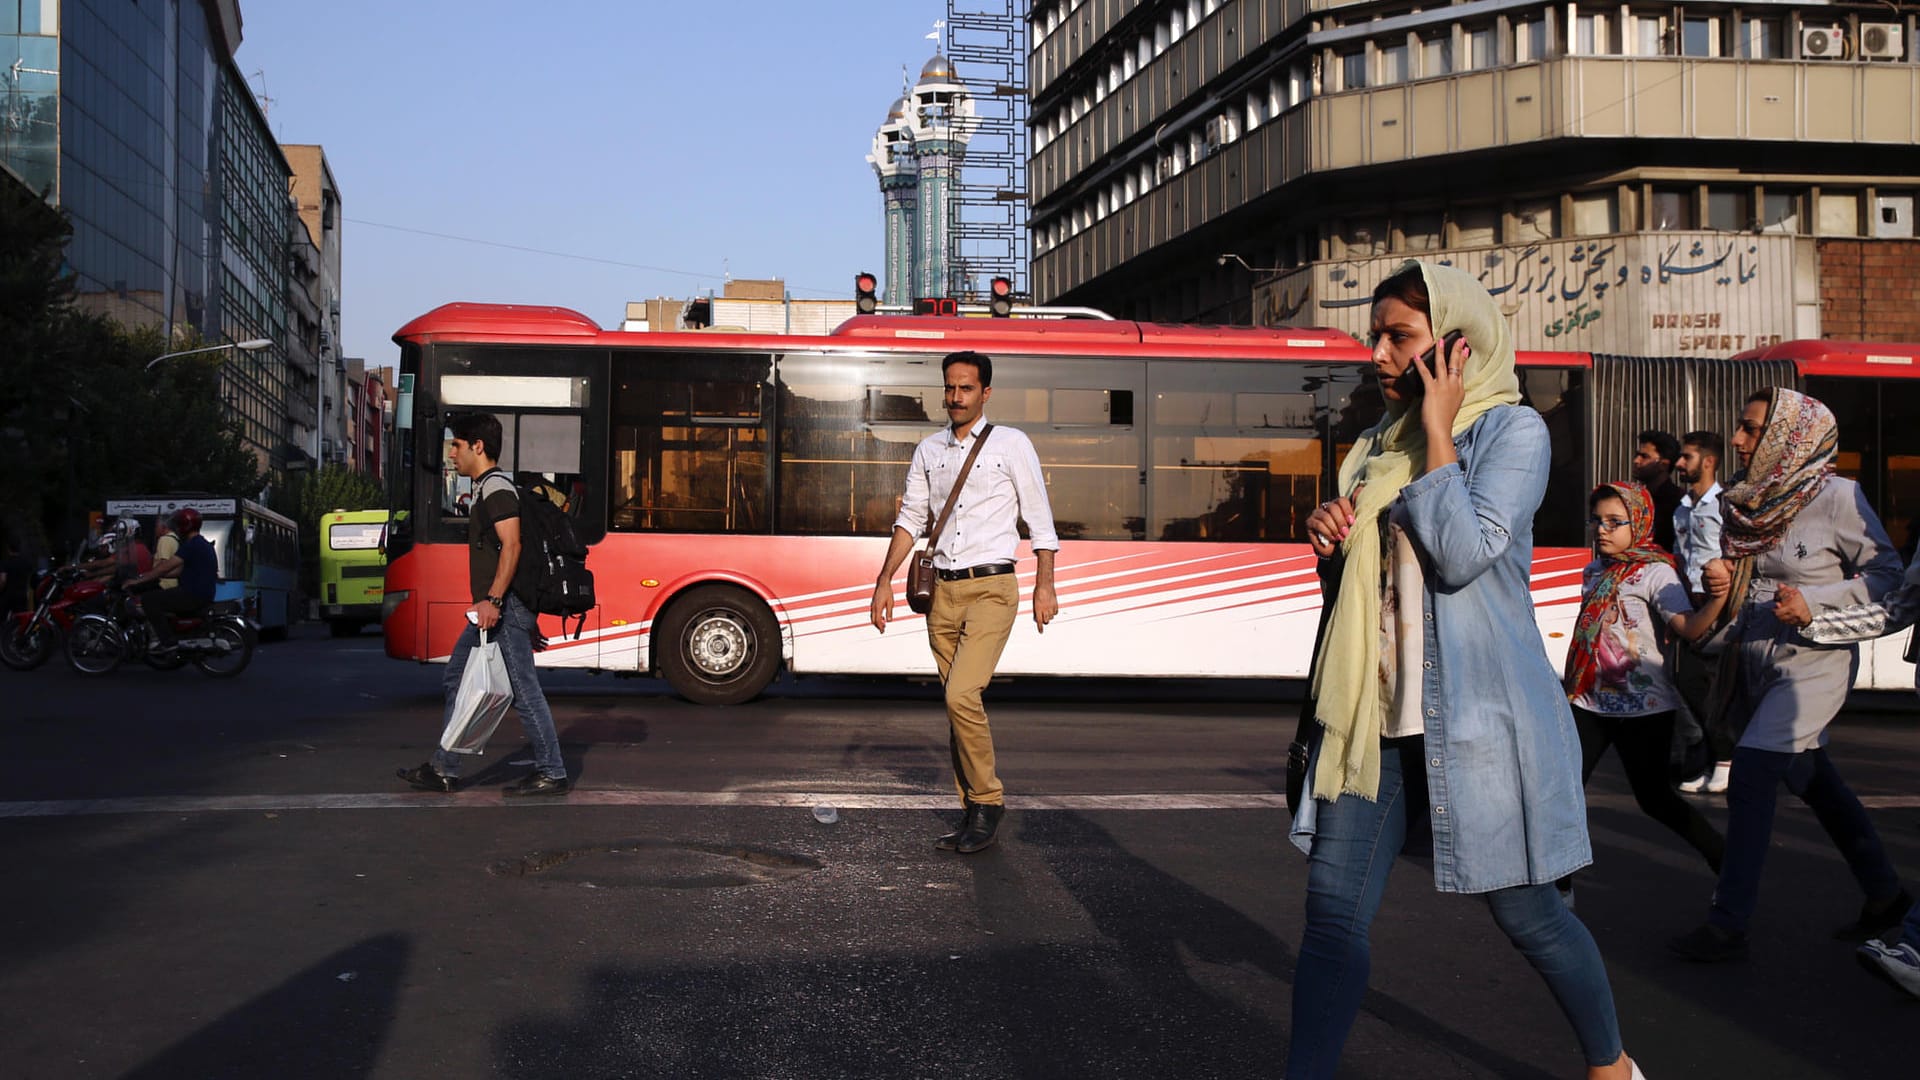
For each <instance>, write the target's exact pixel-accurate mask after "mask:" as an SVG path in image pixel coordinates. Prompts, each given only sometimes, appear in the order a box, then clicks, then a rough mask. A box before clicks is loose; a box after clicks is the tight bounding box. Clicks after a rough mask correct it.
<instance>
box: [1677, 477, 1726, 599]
mask: <svg viewBox="0 0 1920 1080" xmlns="http://www.w3.org/2000/svg"><path fill="white" fill-rule="evenodd" d="M1673 546H1674V548H1675V549H1676V550H1675V551H1674V553H1673V557H1674V558H1675V559H1676V560H1678V561H1679V563H1680V572H1681V573H1682V574H1684V575H1686V579H1687V589H1688V590H1689V591H1690V592H1692V593H1693V594H1694V595H1695V596H1700V595H1702V594H1704V593H1705V592H1706V591H1707V589H1706V585H1705V584H1704V583H1703V582H1702V581H1701V574H1702V573H1703V572H1705V570H1706V569H1707V564H1708V563H1710V562H1712V561H1713V560H1715V559H1717V558H1719V557H1720V483H1719V481H1715V482H1714V485H1713V486H1712V487H1710V488H1708V489H1707V493H1706V494H1705V495H1702V496H1700V497H1699V498H1698V499H1696V498H1694V497H1693V489H1691V488H1689V489H1687V493H1686V494H1684V495H1682V496H1680V505H1679V506H1677V507H1675V508H1674V510H1673Z"/></svg>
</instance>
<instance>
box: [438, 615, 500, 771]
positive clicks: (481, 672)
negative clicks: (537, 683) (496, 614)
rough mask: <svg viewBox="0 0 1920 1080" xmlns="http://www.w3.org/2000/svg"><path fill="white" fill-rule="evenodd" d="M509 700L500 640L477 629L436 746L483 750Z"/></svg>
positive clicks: (467, 751)
mask: <svg viewBox="0 0 1920 1080" xmlns="http://www.w3.org/2000/svg"><path fill="white" fill-rule="evenodd" d="M511 704H513V684H512V683H510V682H508V681H507V660H506V657H504V656H502V655H500V643H499V642H497V641H493V640H490V639H489V638H488V636H487V632H486V631H485V630H482V631H480V644H478V645H475V646H474V647H473V650H472V651H471V652H469V653H468V654H467V669H466V670H465V671H463V672H461V673H460V692H459V693H458V694H456V695H454V699H453V718H452V719H450V720H448V721H447V730H445V731H443V732H441V733H440V749H442V750H445V751H447V752H448V753H451V754H480V753H484V752H486V749H487V740H488V739H490V738H492V737H493V729H494V728H497V727H499V726H500V719H501V718H502V717H504V716H506V715H507V706H509V705H511Z"/></svg>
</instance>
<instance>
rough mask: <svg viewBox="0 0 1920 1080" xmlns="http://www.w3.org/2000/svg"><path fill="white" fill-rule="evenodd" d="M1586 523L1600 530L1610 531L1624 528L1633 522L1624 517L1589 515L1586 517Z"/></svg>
mask: <svg viewBox="0 0 1920 1080" xmlns="http://www.w3.org/2000/svg"><path fill="white" fill-rule="evenodd" d="M1587 524H1589V525H1591V526H1593V527H1594V528H1596V529H1599V530H1600V531H1601V532H1612V531H1613V530H1615V529H1624V528H1626V527H1627V526H1629V525H1631V524H1633V522H1631V521H1628V520H1627V519H1626V518H1603V517H1590V518H1588V519H1587Z"/></svg>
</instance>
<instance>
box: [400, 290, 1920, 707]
mask: <svg viewBox="0 0 1920 1080" xmlns="http://www.w3.org/2000/svg"><path fill="white" fill-rule="evenodd" d="M395 340H396V341H397V342H398V343H399V344H400V346H401V350H402V359H401V365H402V366H401V371H402V376H401V379H402V384H401V390H402V394H401V400H400V402H399V417H398V426H399V427H400V428H401V431H400V436H399V451H400V452H399V453H398V454H397V455H395V461H394V470H395V471H394V475H393V497H394V500H395V501H394V504H393V505H394V508H395V511H396V512H395V515H394V523H393V525H392V526H391V528H390V530H389V537H388V554H389V563H388V568H387V582H386V619H385V630H386V643H387V653H388V655H390V656H393V657H395V658H400V659H411V660H418V661H423V662H439V661H444V660H445V659H446V658H447V656H448V654H449V653H450V652H451V651H452V648H453V643H454V640H455V638H456V637H457V636H458V634H459V632H460V630H461V627H462V626H463V625H464V624H465V620H464V616H463V614H462V612H463V611H464V609H465V608H466V607H467V605H468V602H469V601H468V598H467V571H466V526H467V521H466V512H467V503H468V501H469V500H470V498H471V494H472V493H471V485H470V483H469V482H468V481H466V480H465V479H463V478H461V477H459V476H457V475H456V474H455V473H454V472H453V470H452V467H451V464H450V463H448V462H446V461H445V460H444V455H443V452H442V450H443V445H444V441H445V438H446V434H445V430H444V423H445V418H446V416H447V415H448V414H449V413H452V412H457V411H463V410H483V411H487V412H491V413H494V414H495V415H497V416H499V417H500V419H501V422H502V425H503V428H504V432H505V439H504V442H505V446H504V447H503V453H502V455H501V464H502V466H503V467H504V468H506V469H507V470H508V471H510V472H512V473H514V474H515V475H516V477H517V478H518V479H519V480H520V481H521V482H522V483H523V484H527V485H530V486H537V487H539V488H540V489H542V490H544V491H546V492H548V493H549V494H550V496H551V497H553V498H555V500H556V501H557V502H560V503H561V504H562V505H563V506H564V507H565V509H566V510H567V512H568V513H570V514H572V515H574V517H575V520H576V527H577V528H578V530H579V531H580V533H581V535H582V537H583V538H584V539H586V541H587V542H588V543H589V544H590V546H591V549H592V554H591V556H590V558H589V560H588V565H589V566H590V567H591V568H592V569H593V571H594V574H595V578H596V585H597V589H598V592H599V597H600V606H599V607H598V608H597V609H596V610H595V611H594V612H593V613H591V614H590V615H589V616H588V618H587V622H586V626H585V629H584V631H583V632H582V633H580V634H579V636H578V637H573V636H569V635H563V634H562V633H561V631H560V627H559V620H557V619H548V620H545V621H544V623H543V625H544V626H545V627H546V628H547V632H548V635H549V637H550V638H551V639H552V644H551V646H550V647H549V648H548V649H547V650H546V651H545V652H543V653H541V654H539V662H540V663H541V664H543V665H546V666H554V667H576V668H586V669H593V670H602V671H613V672H619V673H628V674H659V675H662V676H664V677H665V678H667V680H668V681H669V682H671V683H672V685H673V686H674V688H675V689H676V690H678V691H679V692H680V693H682V694H684V695H685V696H686V697H688V698H689V699H691V700H694V701H697V702H702V703H716V704H718V703H730V702H738V701H744V700H746V699H748V698H750V697H752V696H754V695H755V694H757V693H758V692H759V691H760V690H761V689H763V688H764V687H765V686H766V685H767V683H768V682H769V681H770V680H771V679H772V678H773V677H774V676H775V675H776V674H777V673H778V671H779V670H780V668H781V667H782V666H783V665H784V666H785V667H786V668H787V670H789V671H791V672H794V673H796V674H820V673H848V674H856V673H866V674H908V675H914V674H924V675H931V674H933V673H934V667H933V661H932V657H931V655H930V654H929V653H928V651H927V648H926V645H925V642H924V640H923V638H922V635H921V634H920V633H919V632H918V630H919V624H920V619H919V617H918V616H915V615H912V614H911V613H910V612H908V611H907V610H906V608H905V605H904V603H903V604H901V605H900V606H899V607H898V608H897V612H896V613H897V615H898V616H899V617H898V618H897V620H896V623H895V625H894V626H893V627H892V628H891V629H890V630H889V632H888V633H886V634H885V635H881V634H878V633H876V632H875V631H874V630H873V628H872V626H871V625H870V624H869V623H868V621H867V607H868V602H869V600H870V598H871V595H872V590H873V584H872V582H873V576H874V573H875V571H876V570H877V569H878V567H879V565H880V562H881V559H882V557H883V555H884V553H885V551H886V546H887V537H888V536H889V534H890V531H891V529H892V525H893V520H894V516H895V514H896V512H897V508H898V499H899V496H900V494H901V489H902V487H903V486H904V480H905V472H906V464H907V462H908V461H909V459H910V458H911V456H912V453H913V448H914V446H915V445H916V444H917V443H918V442H919V441H920V439H922V438H923V437H925V436H926V435H927V434H929V433H930V432H931V431H933V430H935V429H936V428H937V427H938V425H940V424H941V423H942V422H944V416H945V414H944V411H943V410H942V409H941V385H942V380H941V373H940V359H941V357H943V356H944V355H946V354H947V353H949V352H953V351H956V350H959V349H975V350H978V351H981V352H985V353H987V354H988V355H990V356H992V357H993V358H994V363H995V367H994V392H993V399H992V402H991V404H990V405H989V407H988V410H987V412H988V416H989V417H990V418H991V419H993V420H994V421H996V422H999V423H1005V424H1011V425H1013V426H1016V427H1018V428H1020V429H1021V430H1022V431H1024V432H1025V433H1027V434H1028V435H1029V436H1030V437H1031V438H1032V439H1033V442H1034V445H1035V447H1036V449H1037V450H1038V451H1039V455H1040V459H1041V461H1042V463H1043V465H1044V467H1045V472H1046V479H1047V485H1048V493H1049V497H1050V500H1051V502H1052V505H1053V511H1054V518H1055V527H1056V529H1057V531H1058V532H1059V535H1060V537H1061V541H1062V550H1061V554H1060V564H1059V570H1058V573H1057V582H1056V584H1057V588H1058V592H1059V595H1060V602H1061V615H1060V618H1059V620H1058V621H1057V622H1055V623H1054V624H1053V626H1052V627H1050V628H1049V630H1048V632H1047V633H1046V634H1045V635H1044V636H1042V635H1040V634H1038V633H1036V632H1035V631H1034V629H1033V626H1032V623H1031V621H1030V620H1022V621H1020V622H1017V623H1016V625H1015V630H1014V633H1015V636H1016V637H1018V638H1019V639H1020V640H1019V642H1018V644H1017V645H1016V646H1015V647H1013V648H1010V649H1009V650H1008V651H1007V654H1006V656H1005V658H1003V660H1002V662H1001V664H1000V668H999V673H1000V674H1001V675H1048V676H1057V675H1067V676H1139V677H1153V676H1188V677H1192V676H1219V677H1230V678H1245V677H1262V678H1272V677H1300V676H1303V675H1304V674H1305V668H1306V663H1307V658H1308V655H1309V653H1310V651H1311V650H1310V647H1311V640H1310V639H1311V635H1312V633H1313V630H1314V627H1315V624H1316V620H1317V616H1318V611H1319V604H1320V595H1319V587H1318V583H1317V579H1316V577H1315V573H1314V566H1315V560H1314V557H1313V554H1312V551H1311V549H1310V548H1308V546H1307V544H1306V542H1305V536H1304V527H1305V521H1306V517H1307V515H1308V514H1309V513H1310V512H1311V511H1312V509H1313V507H1315V506H1316V505H1317V504H1318V503H1320V502H1321V501H1322V500H1323V499H1324V498H1325V497H1326V492H1327V491H1328V489H1329V487H1330V485H1331V483H1332V477H1333V474H1334V471H1335V469H1336V468H1337V466H1338V464H1339V460H1340V458H1341V456H1342V455H1343V454H1344V453H1345V451H1346V450H1347V448H1348V447H1349V446H1350V445H1351V443H1352V440H1353V438H1354V436H1355V435H1356V434H1357V433H1358V432H1360V431H1361V430H1363V429H1364V428H1366V427H1367V426H1368V425H1370V424H1372V423H1373V422H1374V420H1375V419H1376V418H1377V417H1378V416H1379V415H1380V413H1381V410H1382V407H1383V404H1382V400H1381V397H1380V394H1379V391H1378V389H1377V388H1376V387H1375V386H1374V385H1373V383H1372V381H1371V380H1370V378H1368V375H1367V373H1368V371H1369V368H1368V366H1367V358H1368V351H1367V349H1366V348H1365V347H1363V346H1362V345H1360V343H1358V342H1356V341H1355V340H1353V339H1352V338H1351V337H1348V336H1347V335H1345V334H1342V333H1339V332H1337V331H1330V330H1318V329H1248V328H1216V327H1194V326H1167V325H1156V324H1147V323H1134V322H1124V321H1117V320H1098V319H1074V320H999V319H972V318H942V317H909V316H859V317H856V318H853V319H851V320H849V321H848V322H846V323H845V324H843V325H842V326H841V327H840V328H839V329H837V330H836V331H835V332H834V333H832V334H830V335H827V336H824V337H789V336H773V335H759V334H738V333H720V332H703V333H627V332H619V331H606V330H602V329H600V328H599V327H598V326H597V325H596V324H594V323H593V322H592V321H591V320H590V319H588V318H586V317H585V316H583V315H580V314H579V313H577V312H573V311H569V310H566V309H563V308H548V307H521V306H505V305H485V304H450V305H446V306H444V307H440V308H437V309H435V310H434V311H431V312H429V313H427V314H426V315H423V316H421V317H420V318H418V319H416V320H414V321H413V322H411V323H409V324H407V325H406V326H405V327H403V328H401V330H400V331H399V332H398V333H397V334H396V335H395ZM1782 348H1784V347H1782ZM1520 361H1521V382H1522V388H1523V393H1524V394H1525V396H1526V399H1527V402H1528V403H1529V404H1531V405H1532V406H1533V407H1535V408H1536V409H1538V410H1539V411H1540V412H1541V414H1542V416H1543V417H1545V419H1546V420H1547V423H1548V427H1549V429H1550V431H1551V433H1552V437H1553V445H1554V464H1553V469H1552V478H1551V481H1550V484H1549V490H1548V493H1547V497H1546V499H1545V501H1544V502H1543V504H1542V507H1541V510H1540V513H1539V515H1538V516H1537V517H1536V519H1535V537H1536V544H1537V548H1536V551H1535V554H1534V560H1535V581H1534V588H1535V595H1536V600H1537V602H1538V605H1539V607H1538V613H1539V621H1540V626H1541V633H1542V636H1543V641H1544V643H1545V645H1546V646H1547V649H1548V651H1549V653H1550V654H1551V656H1552V657H1553V659H1554V661H1555V662H1556V663H1557V662H1558V661H1559V659H1560V657H1561V655H1562V654H1563V653H1564V649H1565V635H1566V633H1567V632H1568V631H1569V630H1570V629H1571V626H1572V621H1573V616H1574V614H1575V609H1576V607H1577V602H1578V598H1579V578H1580V570H1581V568H1582V567H1583V566H1584V565H1585V564H1586V562H1587V560H1588V558H1589V557H1590V556H1589V553H1588V542H1589V541H1588V538H1587V537H1586V535H1585V526H1584V522H1585V518H1586V504H1585V499H1586V492H1587V490H1588V489H1589V488H1590V486H1591V484H1592V483H1593V482H1594V480H1595V478H1596V477H1597V476H1598V475H1600V474H1601V473H1605V474H1606V475H1608V476H1623V475H1626V473H1627V463H1628V460H1629V459H1630V458H1631V456H1632V453H1633V449H1634V446H1633V442H1632V439H1633V434H1634V433H1636V432H1637V431H1638V430H1640V429H1641V428H1648V427H1664V428H1666V429H1667V430H1672V431H1676V432H1680V431H1685V430H1690V429H1692V428H1695V427H1716V428H1718V429H1721V430H1727V429H1730V428H1731V426H1732V423H1733V417H1735V416H1736V415H1737V414H1738V411H1739V402H1740V401H1742V400H1744V398H1745V395H1746V393H1747V392H1749V391H1750V390H1752V389H1754V388H1756V387H1758V386H1761V385H1766V384H1767V383H1768V381H1785V382H1786V383H1788V384H1792V385H1798V384H1799V381H1800V378H1801V374H1800V371H1801V369H1802V368H1806V369H1808V370H1809V371H1812V370H1815V369H1818V370H1821V371H1826V370H1827V367H1823V365H1827V366H1828V367H1831V368H1832V374H1831V375H1830V376H1826V375H1823V377H1831V378H1835V379H1840V380H1843V382H1844V385H1845V386H1846V387H1848V388H1850V389H1853V390H1856V391H1857V390H1858V389H1859V387H1861V386H1864V385H1866V384H1868V383H1874V384H1875V386H1876V387H1877V386H1878V383H1877V382H1876V381H1875V379H1873V378H1870V377H1866V376H1862V375H1859V374H1856V373H1853V372H1851V371H1841V370H1840V368H1839V367H1838V366H1835V365H1837V363H1838V362H1836V361H1830V360H1827V359H1825V358H1822V357H1808V358H1797V357H1786V358H1773V357H1767V358H1755V359H1751V360H1743V361H1725V360H1722V361H1701V360H1687V361H1645V360H1637V359H1631V358H1612V357H1595V356H1591V355H1589V354H1586V353H1524V354H1522V355H1521V358H1520ZM1876 374H1885V375H1886V376H1887V377H1888V378H1892V377H1896V376H1895V375H1894V374H1893V373H1892V372H1891V369H1889V370H1888V372H1886V373H1880V372H1878V370H1877V369H1876ZM1898 377H1905V376H1898ZM1671 379H1678V380H1680V381H1681V382H1682V383H1686V384H1687V386H1688V389H1687V391H1686V393H1684V394H1673V393H1666V392H1663V391H1662V390H1661V388H1660V384H1661V383H1662V382H1663V380H1671ZM1696 384H1697V385H1696ZM1879 392H1880V391H1879V390H1878V389H1875V390H1874V393H1876V394H1877V393H1879ZM1696 416H1697V417H1698V418H1699V421H1700V422H1697V423H1694V422H1691V421H1692V420H1693V419H1694V418H1695V417H1696ZM1642 417H1644V418H1645V422H1642V419H1641V418H1642ZM1859 420H1860V418H1859V417H1858V415H1857V414H1848V413H1843V414H1842V419H1841V423H1842V430H1843V437H1844V433H1845V432H1846V430H1847V428H1848V425H1849V424H1850V423H1857V422H1859ZM1621 424H1624V425H1626V426H1627V427H1629V428H1631V430H1629V431H1628V432H1627V434H1626V435H1625V436H1624V441H1623V439H1622V438H1618V437H1613V436H1611V435H1609V437H1608V439H1607V441H1606V442H1605V443H1601V442H1599V441H1597V440H1598V438H1599V436H1600V435H1601V434H1602V433H1604V432H1610V431H1611V430H1612V429H1613V428H1614V427H1615V426H1617V425H1621ZM1633 424H1638V425H1639V426H1638V427H1633V426H1632V425H1633ZM1876 445H1878V444H1876ZM1600 447H1604V452H1600V451H1599V448H1600ZM1890 463H1891V464H1890ZM1858 467H1859V468H1862V469H1868V468H1881V469H1882V470H1883V471H1884V470H1886V469H1895V470H1896V471H1898V472H1899V475H1900V477H1901V480H1900V481H1899V482H1898V483H1896V484H1894V485H1893V486H1892V488H1891V489H1890V490H1891V493H1892V494H1890V496H1889V497H1893V496H1895V495H1897V499H1896V501H1897V502H1898V503H1900V504H1901V505H1909V503H1908V499H1909V496H1907V495H1906V494H1904V493H1905V492H1906V491H1907V490H1908V489H1907V487H1905V486H1903V485H1905V484H1907V483H1909V482H1910V481H1911V480H1912V479H1913V476H1914V474H1913V473H1912V472H1911V471H1908V470H1909V469H1910V467H1909V465H1908V464H1906V463H1905V459H1900V460H1899V461H1895V459H1893V458H1886V457H1884V456H1883V457H1882V458H1876V459H1875V460H1874V461H1873V462H1868V461H1867V460H1866V459H1865V458H1864V457H1863V458H1861V459H1860V462H1859V466H1858ZM1863 482H1864V481H1863ZM1881 486H1882V487H1883V488H1885V487H1887V485H1886V484H1885V483H1884V482H1882V484H1881ZM1881 505H1883V506H1884V505H1887V504H1885V503H1882V504H1881ZM1019 576H1020V580H1021V584H1022V590H1023V592H1024V593H1027V594H1028V595H1029V596H1030V594H1031V589H1032V584H1033V563H1032V559H1031V555H1030V554H1029V555H1028V556H1026V557H1025V558H1023V559H1022V560H1021V562H1020V575H1019ZM896 587H897V583H896ZM1895 659H1897V652H1896V654H1895ZM1875 670H1876V669H1875V668H1874V666H1873V665H1863V683H1865V684H1869V685H1877V684H1878V681H1877V679H1875V680H1873V681H1871V682H1869V676H1870V675H1871V674H1872V673H1873V672H1874V671H1875ZM1910 676H1911V672H1910V671H1909V672H1908V677H1909V678H1910ZM1909 685H1910V684H1909Z"/></svg>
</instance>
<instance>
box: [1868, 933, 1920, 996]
mask: <svg viewBox="0 0 1920 1080" xmlns="http://www.w3.org/2000/svg"><path fill="white" fill-rule="evenodd" d="M1853 956H1854V959H1856V960H1858V961H1860V966H1861V967H1863V968H1866V969H1867V970H1868V971H1870V972H1872V973H1874V974H1875V975H1878V976H1880V977H1881V978H1883V979H1885V980H1887V981H1888V982H1890V983H1892V984H1893V985H1895V986H1897V987H1899V988H1900V989H1902V990H1905V991H1906V992H1907V993H1909V994H1911V995H1913V996H1914V997H1917V998H1920V950H1915V949H1914V947H1913V946H1911V945H1908V944H1907V943H1905V942H1897V943H1895V944H1892V945H1888V944H1886V943H1884V942H1882V941H1881V940H1880V939H1878V938H1875V939H1874V940H1872V941H1869V942H1867V943H1866V944H1865V945H1862V946H1860V948H1858V949H1856V950H1855V951H1854V954H1853Z"/></svg>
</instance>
